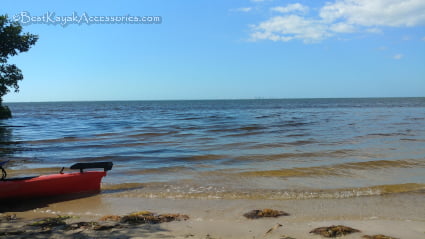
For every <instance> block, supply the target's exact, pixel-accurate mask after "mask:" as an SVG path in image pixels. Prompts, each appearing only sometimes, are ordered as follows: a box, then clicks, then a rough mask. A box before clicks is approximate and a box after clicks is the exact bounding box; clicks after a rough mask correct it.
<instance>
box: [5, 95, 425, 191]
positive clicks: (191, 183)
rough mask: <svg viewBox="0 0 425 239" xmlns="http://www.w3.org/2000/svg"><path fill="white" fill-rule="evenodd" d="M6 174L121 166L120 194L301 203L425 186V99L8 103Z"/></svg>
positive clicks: (108, 183) (115, 181)
mask: <svg viewBox="0 0 425 239" xmlns="http://www.w3.org/2000/svg"><path fill="white" fill-rule="evenodd" d="M7 105H9V107H10V108H11V109H12V111H13V113H14V117H13V118H12V119H9V120H3V121H2V122H0V141H1V145H0V148H1V151H0V152H1V156H2V159H3V160H7V159H11V162H9V163H8V165H7V168H8V172H9V175H10V176H18V175H19V176H20V175H38V174H48V173H56V172H58V171H59V170H60V168H61V167H62V166H70V165H71V164H73V163H75V162H92V161H113V162H114V168H113V170H112V171H110V173H109V174H108V176H107V177H106V178H104V180H103V182H104V183H103V193H104V194H108V193H114V194H116V196H120V197H151V198H156V197H161V198H249V199H300V198H301V199H305V198H341V197H354V196H362V195H381V194H391V193H399V192H412V191H416V192H417V191H420V192H421V191H424V190H425V98H385V99H379V98H376V99H297V100H223V101H220V100H217V101H132V102H61V103H60V102H57V103H9V104H7Z"/></svg>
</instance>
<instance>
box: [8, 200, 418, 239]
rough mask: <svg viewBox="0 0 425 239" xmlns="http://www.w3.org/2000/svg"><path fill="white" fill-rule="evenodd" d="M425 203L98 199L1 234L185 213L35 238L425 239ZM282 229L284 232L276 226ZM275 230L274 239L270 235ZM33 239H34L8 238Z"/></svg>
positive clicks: (46, 211) (26, 214)
mask: <svg viewBox="0 0 425 239" xmlns="http://www.w3.org/2000/svg"><path fill="white" fill-rule="evenodd" d="M424 205H425V197H424V194H423V193H411V194H396V195H387V196H385V195H384V196H370V197H356V198H348V199H311V200H281V201H278V200H218V199H214V200H212V199H208V200H206V199H181V200H180V199H179V200H177V199H147V198H122V197H114V196H113V195H102V194H101V195H97V196H93V197H89V198H81V199H76V200H71V201H66V202H59V203H51V204H49V205H48V206H46V207H41V208H36V209H31V210H28V211H22V212H20V210H18V209H15V210H11V211H10V212H8V213H7V214H14V213H15V214H16V215H17V217H18V218H21V219H23V220H17V221H11V222H2V223H1V226H0V227H1V229H0V230H1V231H13V230H17V229H19V228H21V229H22V227H21V226H22V225H24V224H25V223H28V222H29V221H30V220H32V219H35V218H39V217H52V216H55V215H72V216H75V217H74V218H73V219H71V220H70V221H97V220H98V219H99V218H100V217H101V216H104V215H111V214H112V215H124V214H128V213H131V212H136V211H145V210H147V211H152V212H156V213H181V214H186V215H189V216H190V219H189V220H187V221H179V222H169V223H161V224H155V225H146V224H144V225H135V226H125V227H123V228H114V229H110V230H105V231H93V230H89V229H85V230H84V229H77V230H72V231H67V232H64V231H58V230H57V231H53V232H52V233H45V234H35V235H31V238H297V239H300V238H322V237H321V236H318V235H313V234H310V233H309V232H310V231H311V230H312V229H314V228H316V227H321V226H331V225H346V226H350V227H353V228H356V229H359V230H361V231H362V232H361V233H354V234H351V235H347V236H344V237H343V238H347V239H349V238H362V236H363V235H375V234H384V235H387V236H391V237H395V238H403V239H420V238H425V207H424ZM263 208H273V209H277V210H283V211H286V212H288V213H290V214H291V215H290V216H283V217H278V218H262V219H255V220H253V219H246V218H245V217H243V214H244V213H246V212H248V211H250V210H252V209H263ZM277 224H281V225H282V226H276V225H277ZM271 228H275V229H274V230H272V231H271V232H270V233H266V232H267V231H269V229H271ZM6 237H7V238H28V235H16V236H6Z"/></svg>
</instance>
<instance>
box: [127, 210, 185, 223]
mask: <svg viewBox="0 0 425 239" xmlns="http://www.w3.org/2000/svg"><path fill="white" fill-rule="evenodd" d="M188 219H189V216H187V215H183V214H155V213H152V212H149V211H141V212H136V213H131V214H129V215H127V216H124V217H122V218H121V220H120V221H121V222H122V223H128V224H158V223H163V222H172V221H182V220H184V221H185V220H188Z"/></svg>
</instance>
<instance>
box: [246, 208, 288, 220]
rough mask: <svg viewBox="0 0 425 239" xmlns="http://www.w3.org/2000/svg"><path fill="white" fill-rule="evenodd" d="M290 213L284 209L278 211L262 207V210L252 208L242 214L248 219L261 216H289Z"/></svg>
mask: <svg viewBox="0 0 425 239" xmlns="http://www.w3.org/2000/svg"><path fill="white" fill-rule="evenodd" d="M289 215H290V214H289V213H287V212H284V211H278V210H274V209H269V208H266V209H262V210H252V211H249V212H247V213H245V214H244V215H243V216H244V217H246V218H248V219H258V218H263V217H280V216H289Z"/></svg>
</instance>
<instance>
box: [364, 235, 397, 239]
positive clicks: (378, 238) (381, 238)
mask: <svg viewBox="0 0 425 239" xmlns="http://www.w3.org/2000/svg"><path fill="white" fill-rule="evenodd" d="M363 238H365V239H398V238H395V237H389V236H385V235H382V234H379V235H373V236H369V235H365V236H363Z"/></svg>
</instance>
